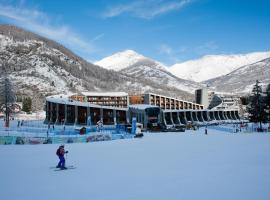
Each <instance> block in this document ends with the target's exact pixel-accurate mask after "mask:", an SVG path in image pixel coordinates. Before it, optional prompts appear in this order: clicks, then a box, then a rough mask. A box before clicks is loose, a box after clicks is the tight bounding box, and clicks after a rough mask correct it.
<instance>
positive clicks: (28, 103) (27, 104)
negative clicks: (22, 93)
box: [22, 97, 32, 113]
mask: <svg viewBox="0 0 270 200" xmlns="http://www.w3.org/2000/svg"><path fill="white" fill-rule="evenodd" d="M31 110H32V99H31V98H30V97H26V98H24V99H23V102H22V111H24V112H27V113H29V112H30V111H31Z"/></svg>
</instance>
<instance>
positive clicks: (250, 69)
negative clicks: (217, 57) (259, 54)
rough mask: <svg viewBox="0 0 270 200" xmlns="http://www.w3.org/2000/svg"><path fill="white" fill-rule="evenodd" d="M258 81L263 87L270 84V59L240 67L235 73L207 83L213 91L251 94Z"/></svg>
mask: <svg viewBox="0 0 270 200" xmlns="http://www.w3.org/2000/svg"><path fill="white" fill-rule="evenodd" d="M256 80H259V81H260V82H261V83H262V84H263V85H267V84H269V83H270V57H269V58H267V59H264V60H261V61H259V62H256V63H253V64H250V65H246V66H243V67H240V68H238V69H236V70H234V71H233V72H231V73H229V74H227V75H224V76H221V77H218V78H215V79H211V80H207V81H205V83H206V84H208V85H209V86H210V87H212V89H214V90H216V91H221V92H234V93H249V92H250V91H251V90H252V87H253V86H254V84H255V82H256Z"/></svg>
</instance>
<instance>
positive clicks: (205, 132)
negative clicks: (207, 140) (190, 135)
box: [204, 126, 207, 135]
mask: <svg viewBox="0 0 270 200" xmlns="http://www.w3.org/2000/svg"><path fill="white" fill-rule="evenodd" d="M204 134H205V135H207V126H206V127H205V130H204Z"/></svg>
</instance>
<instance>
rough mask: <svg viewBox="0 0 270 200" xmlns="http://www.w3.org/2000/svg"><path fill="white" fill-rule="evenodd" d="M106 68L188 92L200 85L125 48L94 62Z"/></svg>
mask: <svg viewBox="0 0 270 200" xmlns="http://www.w3.org/2000/svg"><path fill="white" fill-rule="evenodd" d="M95 64H96V65H99V66H101V67H104V68H106V69H111V70H115V71H118V72H121V73H123V74H125V75H127V76H131V77H135V78H144V79H145V80H149V81H153V82H155V83H156V84H161V85H165V86H168V87H175V88H178V89H180V90H184V91H186V92H189V93H194V90H195V89H198V88H200V87H202V84H200V83H196V82H194V81H189V80H184V79H181V78H178V77H176V76H174V75H173V74H171V73H170V72H169V71H168V70H167V67H166V66H164V65H163V64H162V63H160V62H157V61H155V60H153V59H151V58H147V57H145V56H143V55H140V54H138V53H137V52H135V51H133V50H126V51H122V52H118V53H115V54H113V55H112V56H109V57H106V58H103V59H102V60H100V61H98V62H95Z"/></svg>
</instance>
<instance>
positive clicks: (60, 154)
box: [56, 145, 68, 169]
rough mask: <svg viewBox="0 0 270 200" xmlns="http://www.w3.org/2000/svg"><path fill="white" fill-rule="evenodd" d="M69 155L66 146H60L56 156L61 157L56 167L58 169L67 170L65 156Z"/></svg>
mask: <svg viewBox="0 0 270 200" xmlns="http://www.w3.org/2000/svg"><path fill="white" fill-rule="evenodd" d="M66 153H68V151H65V146H64V145H60V146H59V148H58V149H57V151H56V155H57V156H58V157H59V163H58V165H57V166H56V167H57V168H60V169H67V168H66V166H65V162H66V160H65V156H64V155H65V154H66Z"/></svg>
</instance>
